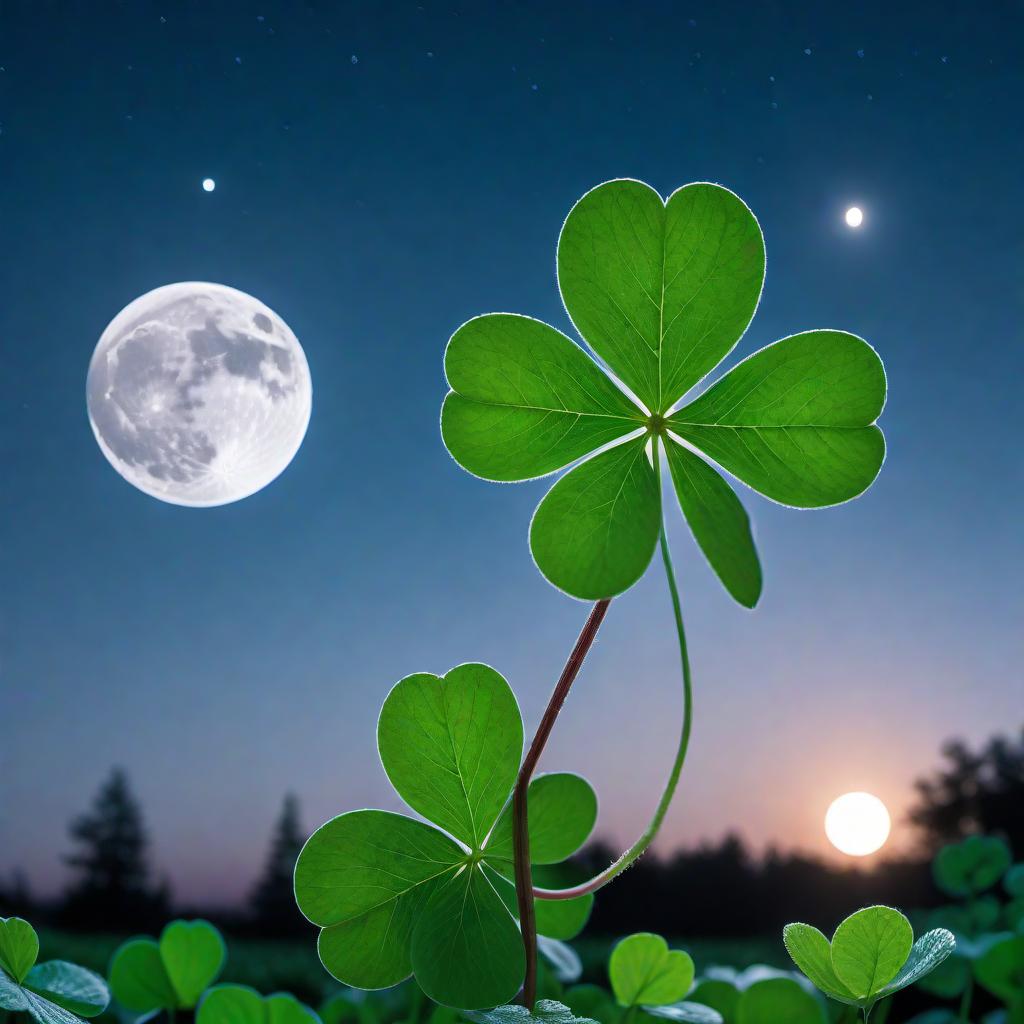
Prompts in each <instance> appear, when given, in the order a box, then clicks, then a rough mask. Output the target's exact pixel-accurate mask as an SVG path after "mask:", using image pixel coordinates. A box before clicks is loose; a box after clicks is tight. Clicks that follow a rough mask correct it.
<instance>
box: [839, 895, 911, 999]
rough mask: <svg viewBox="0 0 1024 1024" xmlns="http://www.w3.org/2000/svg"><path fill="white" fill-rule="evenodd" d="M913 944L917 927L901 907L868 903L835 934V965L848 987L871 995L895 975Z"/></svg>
mask: <svg viewBox="0 0 1024 1024" xmlns="http://www.w3.org/2000/svg"><path fill="white" fill-rule="evenodd" d="M913 944H914V930H913V928H911V927H910V922H909V921H908V920H907V919H906V918H905V917H904V916H903V915H902V914H901V913H900V912H899V911H898V910H893V909H892V907H865V909H864V910H858V911H857V912H856V913H855V914H851V915H850V916H849V917H848V918H846V920H845V921H843V922H842V923H841V924H840V925H839V927H838V928H837V929H836V932H835V935H833V936H832V966H833V968H834V969H835V972H836V977H838V978H839V980H840V981H841V982H842V983H843V985H845V986H846V988H848V989H849V990H850V991H851V992H852V993H853V994H854V995H855V996H856V997H857V998H858V999H868V998H870V997H871V996H873V995H875V993H877V992H880V991H881V990H882V989H883V987H884V986H885V985H887V984H888V983H889V982H890V981H892V979H893V978H895V977H896V975H897V974H898V973H899V970H900V968H901V967H902V966H903V965H904V964H905V963H906V962H907V958H908V957H909V956H910V950H911V947H912V946H913Z"/></svg>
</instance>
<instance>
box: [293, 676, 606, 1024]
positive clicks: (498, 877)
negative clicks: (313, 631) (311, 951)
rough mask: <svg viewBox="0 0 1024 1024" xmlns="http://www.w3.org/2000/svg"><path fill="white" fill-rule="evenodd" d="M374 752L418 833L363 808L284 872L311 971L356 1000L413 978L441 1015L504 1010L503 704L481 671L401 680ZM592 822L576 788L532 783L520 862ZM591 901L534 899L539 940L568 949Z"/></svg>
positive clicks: (557, 854)
mask: <svg viewBox="0 0 1024 1024" xmlns="http://www.w3.org/2000/svg"><path fill="white" fill-rule="evenodd" d="M377 746H378V749H379V751H380V758H381V762H382V763H383V765H384V770H385V771H386V772H387V775H388V778H389V779H390V780H391V783H392V785H393V786H394V787H395V789H396V790H397V792H398V793H399V794H400V795H401V797H402V798H403V799H404V800H405V802H406V803H407V804H408V805H409V806H410V807H411V808H412V809H413V810H414V811H416V812H417V813H419V814H421V815H423V817H424V818H426V819H428V821H429V822H430V824H428V823H425V822H422V821H417V820H415V819H413V818H409V817H406V816H405V815H402V814H394V813H391V812H388V811H375V810H362V811H352V812H350V813H348V814H342V815H340V816H338V817H336V818H334V819H332V820H331V821H329V822H327V823H326V824H325V825H323V826H321V827H320V828H319V829H318V830H317V831H316V832H314V833H313V835H312V836H311V837H310V839H309V840H308V842H307V843H306V845H305V846H304V847H303V849H302V852H301V854H300V855H299V859H298V863H297V864H296V867H295V898H296V900H297V902H298V905H299V909H300V910H301V911H302V912H303V913H304V914H305V915H306V917H307V918H309V920H310V921H312V922H313V923H314V924H316V925H319V926H320V927H321V928H322V929H323V930H322V931H321V933H320V939H319V943H318V949H319V952H320V959H321V960H322V961H323V964H324V966H325V967H326V968H327V970H328V971H330V972H331V974H333V975H334V976H335V977H336V978H337V979H338V980H339V981H342V982H344V983H345V984H348V985H352V986H355V987H357V988H363V989H376V988H386V987H388V986H391V985H396V984H397V983H398V982H400V981H402V980H403V979H404V978H407V977H408V976H409V975H410V974H415V976H416V980H417V982H418V983H419V985H420V987H421V988H422V989H423V991H424V992H425V993H426V994H427V995H428V996H429V997H430V998H431V999H433V1000H434V1001H435V1002H438V1003H442V1004H444V1005H447V1006H454V1007H457V1008H459V1009H466V1010H477V1009H484V1008H489V1007H492V1006H496V1005H498V1004H499V1003H505V1002H508V1000H510V999H512V998H513V997H514V996H515V994H516V993H517V992H518V991H519V988H520V986H521V985H522V983H523V975H524V972H525V955H524V952H523V943H522V937H521V935H520V932H519V928H518V925H517V923H516V919H515V912H516V897H515V887H514V885H513V884H512V882H511V881H510V879H512V878H513V877H514V875H513V859H514V858H513V849H512V813H511V805H510V802H509V797H510V794H511V792H512V787H513V785H514V783H515V779H516V775H517V773H518V771H519V764H520V760H521V758H522V753H523V723H522V718H521V717H520V714H519V706H518V704H517V703H516V698H515V695H514V694H513V693H512V690H511V688H510V687H509V685H508V683H507V682H506V681H505V680H504V679H503V678H502V677H501V676H500V675H499V674H498V673H497V672H496V671H495V670H494V669H492V668H489V667H488V666H487V665H479V664H468V665H460V666H458V667H457V668H454V669H452V670H451V671H450V672H449V673H448V674H447V675H445V676H444V677H438V676H435V675H430V674H427V673H421V674H417V675H412V676H408V677H407V678H405V679H403V680H402V681H401V682H399V683H397V684H396V685H395V687H394V688H393V689H392V691H391V693H390V694H388V697H387V699H386V700H385V702H384V706H383V708H382V709H381V714H380V721H379V723H378V728H377ZM596 816H597V798H596V797H595V795H594V792H593V790H592V789H591V787H590V785H589V783H587V782H586V780H584V779H582V778H580V776H578V775H572V774H568V773H556V774H550V775H542V776H539V777H538V778H536V779H535V780H534V781H533V783H532V784H531V785H530V791H529V817H528V825H529V832H530V850H531V859H532V862H533V863H534V864H539V865H545V864H555V863H558V862H560V861H563V860H565V858H567V857H569V856H571V855H572V854H573V853H575V852H576V850H578V849H579V847H580V846H582V845H583V843H584V842H585V841H586V839H587V837H588V836H589V835H590V832H591V829H592V828H593V825H594V820H595V818H596ZM592 902H593V897H592V896H584V897H579V898H577V899H572V900H565V901H557V902H554V901H540V900H538V901H536V908H537V911H536V912H537V929H538V931H539V932H540V933H541V934H542V935H548V936H550V937H552V938H556V939H568V938H572V936H573V935H575V934H576V933H577V932H578V931H579V930H580V929H581V928H582V927H583V925H584V924H585V923H586V919H587V916H588V915H589V912H590V906H591V903H592Z"/></svg>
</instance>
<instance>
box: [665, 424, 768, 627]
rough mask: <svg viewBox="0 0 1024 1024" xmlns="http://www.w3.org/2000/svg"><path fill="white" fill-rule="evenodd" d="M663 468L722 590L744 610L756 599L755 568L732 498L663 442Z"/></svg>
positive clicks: (712, 474) (693, 458)
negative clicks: (664, 455) (722, 587)
mask: <svg viewBox="0 0 1024 1024" xmlns="http://www.w3.org/2000/svg"><path fill="white" fill-rule="evenodd" d="M665 454H666V455H667V456H668V468H669V472H670V473H671V474H672V482H673V484H675V489H676V496H677V497H678V498H679V505H680V507H681V508H682V510H683V515H684V516H686V521H687V522H688V523H689V524H690V529H691V530H692V531H693V536H694V537H695V538H696V540H697V543H698V544H699V545H700V549H701V551H703V552H704V557H705V558H707V560H708V563H709V564H710V566H711V568H712V569H714V571H715V573H716V574H717V575H718V578H719V579H720V580H721V581H722V583H723V584H724V585H725V589H726V590H728V591H729V593H730V594H732V596H733V597H734V598H735V599H736V600H737V601H739V603H740V604H742V605H744V606H745V607H747V608H753V607H754V605H755V604H757V599H758V598H759V597H760V596H761V563H760V561H759V560H758V557H757V549H756V548H755V547H754V537H753V534H752V533H751V531H750V518H749V516H748V515H747V512H746V509H745V508H744V507H743V505H742V504H741V503H740V499H739V498H737V497H736V492H735V491H734V490H733V489H732V488H731V487H730V486H729V485H728V484H727V483H726V482H725V480H724V479H723V478H722V476H721V475H720V474H719V473H718V472H716V471H715V470H714V469H712V468H711V467H710V466H709V465H708V464H707V463H706V462H705V461H704V460H703V459H702V458H700V457H699V456H697V455H694V454H693V452H690V451H688V450H687V449H686V448H684V447H683V446H682V445H681V444H679V443H678V442H676V441H675V440H673V439H672V438H669V439H667V440H666V442H665Z"/></svg>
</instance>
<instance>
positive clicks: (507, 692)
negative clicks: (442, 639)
mask: <svg viewBox="0 0 1024 1024" xmlns="http://www.w3.org/2000/svg"><path fill="white" fill-rule="evenodd" d="M377 745H378V747H379V749H380V756H381V761H382V762H383V765H384V770H385V771H386V772H387V774H388V778H389V779H390V780H391V784H392V785H393V786H394V787H395V789H396V790H397V791H398V793H399V794H400V795H401V797H402V799H404V800H405V802H406V803H407V804H409V806H410V807H412V808H413V809H414V810H416V811H419V813H420V814H422V815H423V816H424V817H426V818H429V819H430V820H431V821H433V822H436V823H437V824H438V825H440V826H441V827H442V828H444V829H446V830H447V831H448V832H450V833H451V834H452V835H453V836H455V837H456V838H457V839H461V840H462V841H463V842H464V843H466V845H467V846H470V847H472V848H473V849H480V848H481V846H482V845H483V842H484V839H486V837H487V834H488V833H489V832H490V830H491V828H492V826H493V825H494V822H495V819H496V818H497V816H498V813H499V812H500V811H501V809H502V807H503V806H504V804H505V802H506V801H507V800H508V795H509V791H510V790H511V788H512V785H513V783H514V782H515V778H516V774H517V772H518V771H519V761H520V759H521V758H522V755H523V723H522V718H521V717H520V714H519V705H518V704H517V703H516V698H515V695H514V694H513V693H512V689H511V687H510V686H509V685H508V683H507V682H505V680H504V679H503V678H502V677H501V676H500V675H499V674H498V673H497V672H495V671H494V669H492V668H490V667H489V666H487V665H476V664H471V665H459V666H458V667H457V668H453V669H452V670H451V671H450V672H449V673H448V674H447V675H445V676H444V678H439V677H437V676H433V675H429V674H427V673H420V674H418V675H414V676H409V677H407V678H406V679H403V680H402V681H401V682H399V683H397V684H396V685H395V687H394V688H393V689H392V690H391V692H390V693H389V694H388V696H387V699H386V700H385V701H384V707H383V708H382V709H381V713H380V721H379V723H378V726H377Z"/></svg>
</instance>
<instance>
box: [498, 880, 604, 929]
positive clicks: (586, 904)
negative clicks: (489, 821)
mask: <svg viewBox="0 0 1024 1024" xmlns="http://www.w3.org/2000/svg"><path fill="white" fill-rule="evenodd" d="M498 866H499V867H501V868H503V869H507V868H508V865H507V864H505V863H502V864H500V865H498ZM540 870H541V869H538V868H534V872H533V879H534V884H535V885H543V884H545V883H544V882H542V880H541V879H542V877H543V876H541V877H538V876H539V875H540ZM488 878H490V880H491V883H492V884H493V885H494V888H495V889H496V890H497V892H498V895H499V896H500V897H501V899H502V901H503V902H504V904H505V906H506V907H507V908H508V910H509V913H511V914H512V915H513V917H515V918H516V919H517V920H518V918H519V905H518V902H517V900H516V890H515V886H514V885H513V884H512V882H511V881H509V880H508V879H507V878H504V877H502V876H501V875H499V874H497V873H494V872H489V873H488ZM560 884H562V883H561V882H556V883H553V885H555V886H557V885H560ZM593 906H594V896H593V893H588V894H587V895H586V896H576V897H574V898H572V899H567V900H538V899H535V900H534V901H533V907H534V915H535V918H536V925H537V932H538V934H540V935H546V936H547V937H548V938H551V939H559V940H560V941H562V942H567V941H568V940H569V939H574V938H576V936H577V935H579V933H580V932H581V931H583V928H584V926H585V925H586V923H587V919H588V918H589V917H590V911H591V909H592V908H593Z"/></svg>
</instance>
